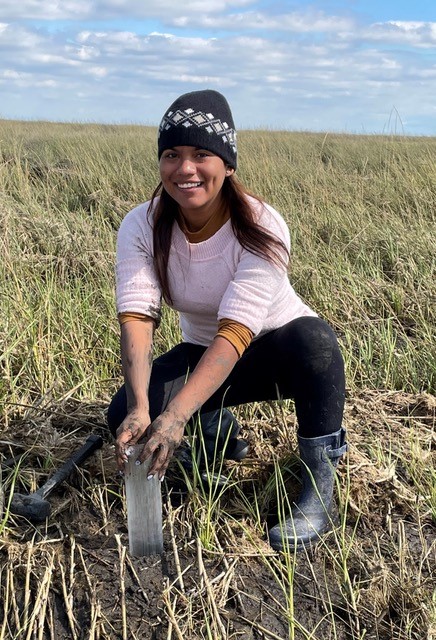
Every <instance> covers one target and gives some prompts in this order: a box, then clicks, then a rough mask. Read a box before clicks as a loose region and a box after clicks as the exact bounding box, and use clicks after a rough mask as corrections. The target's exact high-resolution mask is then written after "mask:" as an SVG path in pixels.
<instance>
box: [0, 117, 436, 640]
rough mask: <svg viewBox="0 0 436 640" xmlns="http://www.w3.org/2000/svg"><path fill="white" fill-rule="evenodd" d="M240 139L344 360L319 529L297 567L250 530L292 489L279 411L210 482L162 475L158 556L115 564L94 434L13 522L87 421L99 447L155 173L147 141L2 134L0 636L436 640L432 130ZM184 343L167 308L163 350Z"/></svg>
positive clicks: (23, 129)
mask: <svg viewBox="0 0 436 640" xmlns="http://www.w3.org/2000/svg"><path fill="white" fill-rule="evenodd" d="M238 140H239V151H240V161H239V169H238V175H239V177H240V179H241V180H242V181H243V182H244V183H245V184H246V185H247V186H248V187H249V188H250V189H251V190H252V191H254V192H255V193H257V194H259V195H261V196H262V197H264V199H265V200H266V201H268V202H269V203H271V204H272V205H273V206H275V207H276V208H277V209H278V210H279V211H280V212H281V213H282V214H283V215H284V217H285V218H286V219H287V221H288V223H289V228H290V231H291V236H292V242H293V250H292V262H291V267H290V279H291V281H292V283H293V285H294V287H295V289H296V290H297V292H298V293H299V294H300V295H301V296H302V297H303V298H304V299H305V300H306V301H307V302H308V303H309V304H310V305H311V306H313V307H314V308H315V310H316V311H317V312H318V313H319V314H320V315H322V316H323V317H325V318H326V319H327V320H328V321H329V322H330V323H331V324H332V326H333V327H334V328H335V330H336V331H337V333H338V336H339V339H340V343H341V346H342V350H343V354H344V357H345V361H346V369H347V395H348V397H347V407H346V415H345V426H346V428H347V430H348V435H349V441H350V451H349V453H348V455H347V456H346V459H345V460H344V461H343V462H342V464H341V466H340V469H339V473H338V487H337V489H338V493H339V498H340V499H339V509H338V524H337V527H336V528H335V530H334V532H333V533H331V534H330V535H329V536H327V537H326V539H325V541H323V542H321V543H319V544H318V545H317V546H316V547H315V548H314V549H312V550H310V551H308V552H307V553H302V554H300V555H298V556H296V557H294V556H292V557H290V556H289V555H285V556H283V555H279V554H276V553H274V552H272V551H271V549H269V547H268V545H267V543H266V541H265V533H266V527H267V523H268V522H269V521H270V520H272V519H273V518H274V513H275V514H276V513H277V510H278V509H280V507H281V506H283V505H284V504H285V503H286V496H287V495H288V494H289V495H290V496H291V497H292V496H295V495H296V493H297V492H298V460H297V459H296V455H295V445H296V439H295V418H294V413H293V407H292V402H289V401H288V402H282V403H275V404H266V403H265V404H254V405H250V406H247V407H242V408H239V409H238V410H237V412H236V413H237V416H238V418H239V419H240V421H241V423H242V425H243V430H244V437H247V438H248V440H249V441H250V444H251V454H250V456H249V458H248V459H247V460H244V462H243V463H241V464H233V466H232V464H230V463H229V465H228V467H229V468H228V470H229V471H230V473H231V477H232V480H233V482H232V483H231V485H230V486H229V487H227V488H226V489H225V490H224V491H221V490H220V489H219V488H218V487H214V486H212V487H210V488H209V489H205V488H204V487H203V486H202V485H201V483H199V482H198V478H189V479H187V478H183V477H181V472H180V470H179V467H178V465H177V463H176V461H175V462H174V464H173V474H172V477H170V476H169V479H168V480H167V481H166V482H165V484H164V491H163V493H164V510H165V514H164V516H165V530H164V538H165V554H164V556H162V558H145V559H135V558H130V557H129V554H128V553H126V544H127V533H126V513H125V498H124V491H123V486H122V482H121V481H120V480H119V478H118V477H117V475H116V471H115V465H114V461H113V447H112V443H111V441H110V439H109V438H107V441H106V443H105V445H104V447H103V449H102V450H101V452H99V453H98V454H97V455H96V456H94V458H93V459H92V460H90V461H88V462H87V463H86V464H85V467H84V469H82V470H81V471H80V472H78V473H77V474H76V476H75V477H74V478H72V479H71V481H70V482H68V483H65V484H64V485H63V487H62V489H59V490H57V491H56V493H55V494H53V496H52V497H51V498H50V500H51V502H52V505H53V512H52V516H51V518H50V520H49V521H48V522H47V524H46V525H44V526H37V527H35V526H30V525H28V524H26V523H25V522H24V521H22V520H20V519H18V518H16V517H14V516H12V514H10V513H9V510H8V504H9V500H10V498H11V496H12V494H13V492H14V491H20V492H27V491H32V490H34V489H35V488H37V487H38V486H40V485H41V484H42V483H43V482H44V481H45V479H46V478H47V477H48V475H49V474H50V473H52V472H53V471H54V469H55V468H57V467H58V466H59V464H60V463H61V461H63V460H64V459H66V458H67V457H68V455H69V454H70V453H71V452H72V451H73V450H74V449H75V448H76V447H77V446H78V445H79V444H81V443H82V442H83V441H84V439H85V438H86V436H87V435H88V433H89V432H90V431H95V432H97V433H100V434H104V435H105V437H106V432H105V418H104V411H105V408H106V406H107V403H108V400H109V399H110V397H111V395H112V394H113V392H114V391H115V390H116V388H117V387H118V385H119V384H120V382H121V377H120V359H119V347H118V334H119V331H118V323H117V319H116V315H115V305H114V277H113V273H114V247H115V239H116V231H117V228H118V226H119V223H120V221H121V219H122V218H123V216H124V215H125V214H126V213H127V211H129V209H130V208H132V207H133V206H135V205H136V204H138V203H139V202H141V201H144V200H146V199H147V198H148V197H149V196H150V194H151V192H152V190H153V188H154V186H155V185H156V183H157V180H158V178H157V162H156V157H155V154H156V150H155V130H153V129H148V128H144V127H139V126H138V127H136V126H100V125H84V124H52V123H43V122H41V123H38V122H28V123H24V122H11V121H0V194H1V197H0V225H1V233H0V244H1V257H0V281H1V289H0V312H1V318H2V326H1V331H0V341H1V343H0V358H1V360H0V373H1V375H0V403H1V408H2V412H1V417H0V428H1V432H0V453H1V460H2V470H1V477H0V481H1V484H0V486H1V485H2V486H3V509H1V508H0V614H1V616H0V640H3V639H9V638H13V639H15V640H30V639H33V638H37V639H38V640H43V639H46V638H50V639H56V640H58V639H60V638H72V639H76V638H77V639H79V638H80V639H81V638H89V639H91V638H92V639H95V640H97V639H100V638H101V639H109V638H110V639H112V638H114V639H117V638H123V640H124V639H129V640H130V639H134V638H141V639H145V640H148V639H150V640H151V639H156V640H157V639H159V640H160V639H161V638H166V639H167V638H178V639H180V638H186V639H189V638H192V639H197V638H199V639H200V638H209V639H213V640H215V639H220V638H222V639H224V638H243V639H245V638H248V639H249V638H253V639H255V638H265V639H268V638H276V639H277V638H280V639H283V640H284V639H292V640H294V639H302V640H303V639H304V640H328V639H332V640H333V639H335V640H363V639H364V638H365V639H368V640H369V639H371V640H431V638H434V637H436V609H435V608H436V596H435V587H436V580H435V566H436V562H435V561H436V557H435V556H436V554H435V551H436V543H435V515H436V485H435V478H436V474H435V465H434V462H435V458H434V446H435V431H434V427H435V406H436V401H435V397H434V395H433V394H434V389H435V372H436V362H435V360H436V358H435V341H434V333H435V298H436V296H435V293H436V292H435V282H436V278H435V240H434V238H435V224H434V223H435V211H436V138H406V137H378V136H348V135H322V134H311V133H285V132H273V131H265V132H264V131H243V132H241V133H240V135H239V139H238ZM179 338H180V336H179V331H178V327H177V321H176V319H175V317H174V315H173V313H172V312H171V311H170V310H166V312H165V317H164V322H163V324H162V326H161V328H160V330H159V333H158V335H157V353H161V352H163V351H165V350H167V349H168V348H169V347H170V346H172V345H173V344H175V343H176V342H177V341H178V340H179ZM0 502H1V500H0ZM0 506H1V505H0Z"/></svg>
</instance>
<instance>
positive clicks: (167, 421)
mask: <svg viewBox="0 0 436 640" xmlns="http://www.w3.org/2000/svg"><path fill="white" fill-rule="evenodd" d="M184 429H185V421H184V420H181V419H180V418H178V417H177V416H174V415H173V414H172V413H170V412H168V413H167V412H164V413H162V414H161V415H160V416H159V417H158V418H156V420H154V421H153V422H152V423H151V425H150V427H149V431H148V433H147V442H146V443H145V445H144V448H143V450H142V452H141V454H140V455H139V457H138V461H139V462H144V460H147V459H148V458H150V457H151V456H152V462H151V465H150V469H149V477H151V476H155V475H156V474H157V475H158V477H159V479H160V480H162V478H163V477H164V475H165V472H166V470H167V467H168V464H169V462H170V460H171V458H172V456H173V453H174V451H175V449H176V448H177V447H178V446H179V444H180V442H181V440H182V437H183V432H184Z"/></svg>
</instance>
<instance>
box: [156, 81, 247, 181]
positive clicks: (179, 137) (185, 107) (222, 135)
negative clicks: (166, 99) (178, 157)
mask: <svg viewBox="0 0 436 640" xmlns="http://www.w3.org/2000/svg"><path fill="white" fill-rule="evenodd" d="M184 145H187V146H192V147H198V148H200V149H206V150H207V151H211V152H212V153H214V154H215V155H217V156H219V157H220V158H222V159H223V160H224V162H225V163H226V164H228V165H229V166H230V167H232V168H233V169H236V163H237V149H236V131H235V125H234V122H233V117H232V112H231V111H230V107H229V104H228V102H227V100H226V99H225V97H224V96H223V95H222V94H221V93H218V91H212V90H211V89H205V90H204V91H192V92H191V93H185V94H183V95H182V96H180V97H179V98H177V100H175V101H174V102H173V104H172V105H171V106H170V108H169V109H168V110H167V111H166V113H165V115H164V117H163V118H162V121H161V123H160V125H159V133H158V155H159V158H160V157H161V155H162V153H163V152H164V151H165V149H172V148H174V147H177V146H184Z"/></svg>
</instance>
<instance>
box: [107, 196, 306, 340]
mask: <svg viewBox="0 0 436 640" xmlns="http://www.w3.org/2000/svg"><path fill="white" fill-rule="evenodd" d="M250 201H251V202H252V206H253V210H254V211H255V215H256V219H257V221H258V222H259V223H260V224H261V225H262V226H263V227H264V228H265V229H266V230H267V231H268V232H269V233H272V234H274V235H276V236H277V237H278V238H280V239H281V240H282V241H283V242H284V244H285V246H286V247H287V248H288V249H289V248H290V237H289V230H288V228H287V226H286V223H285V221H284V220H283V218H282V217H281V216H280V214H279V213H278V212H277V211H275V209H273V208H272V207H270V206H269V205H267V204H264V205H261V204H260V203H258V202H257V201H256V200H254V199H250ZM149 204H150V203H149V202H145V203H143V204H140V205H139V206H138V207H136V208H135V209H133V210H132V211H130V212H129V213H128V214H127V215H126V217H125V218H124V220H123V221H122V223H121V226H120V229H119V232H118V240H117V267H116V274H117V311H118V313H122V312H126V311H129V312H136V313H143V314H146V315H148V316H151V317H152V318H154V319H156V320H157V321H158V322H159V319H160V309H161V290H160V286H159V283H158V280H157V277H156V273H155V270H154V267H153V233H152V226H151V225H152V215H150V213H149V212H148V209H149ZM168 279H169V285H170V291H171V296H172V299H173V304H172V307H173V308H174V309H175V310H176V311H178V312H179V314H180V326H181V329H182V336H183V340H184V341H186V342H191V343H194V344H200V345H204V346H208V345H209V344H210V343H211V342H212V340H213V338H214V337H215V335H216V333H217V330H218V322H219V320H221V319H223V318H228V319H229V320H235V321H236V322H240V323H241V324H243V325H245V326H246V327H248V328H249V329H250V330H251V331H252V332H253V334H254V337H255V338H256V337H259V336H261V335H262V334H264V333H266V332H268V331H271V329H276V328H278V327H281V326H283V325H284V324H286V323H288V322H290V321H291V320H293V319H294V318H298V317H300V316H315V315H316V313H315V312H314V311H312V310H311V309H310V308H309V307H308V306H307V305H306V304H304V303H303V301H302V300H301V299H300V298H299V297H298V296H297V294H296V293H295V291H294V289H293V288H292V287H291V285H290V283H289V280H288V276H287V272H286V269H285V267H284V266H282V267H278V266H277V265H275V264H272V263H271V262H269V261H268V260H266V259H264V258H260V257H258V256H255V255H253V254H252V253H250V252H249V251H247V250H246V249H243V247H241V245H240V244H239V242H238V240H237V239H236V237H235V235H234V233H233V230H232V226H231V221H230V220H228V221H227V222H226V223H225V224H224V225H223V226H222V227H221V228H220V229H219V230H218V231H217V232H216V233H215V234H214V235H213V236H212V237H211V238H209V239H208V240H205V241H204V242H199V243H195V244H191V243H189V242H188V241H187V239H186V237H185V235H184V234H183V232H182V231H181V229H180V227H179V225H178V224H177V223H176V222H175V223H174V226H173V235H172V246H171V251H170V256H169V263H168Z"/></svg>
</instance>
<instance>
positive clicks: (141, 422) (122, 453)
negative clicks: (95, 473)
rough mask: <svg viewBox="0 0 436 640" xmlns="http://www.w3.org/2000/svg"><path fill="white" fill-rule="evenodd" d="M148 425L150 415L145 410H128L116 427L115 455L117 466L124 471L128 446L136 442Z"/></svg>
mask: <svg viewBox="0 0 436 640" xmlns="http://www.w3.org/2000/svg"><path fill="white" fill-rule="evenodd" d="M149 426H150V416H149V414H148V412H146V411H138V410H133V411H130V412H129V413H128V414H127V416H126V418H125V419H124V420H123V422H122V423H121V424H120V426H119V427H118V429H117V439H116V443H115V457H116V460H117V467H118V469H119V470H120V471H124V465H125V464H126V462H127V458H128V456H127V451H128V448H129V447H131V446H133V445H135V444H137V442H138V440H139V439H140V438H142V437H143V436H144V434H145V432H146V431H147V429H148V427H149Z"/></svg>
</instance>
